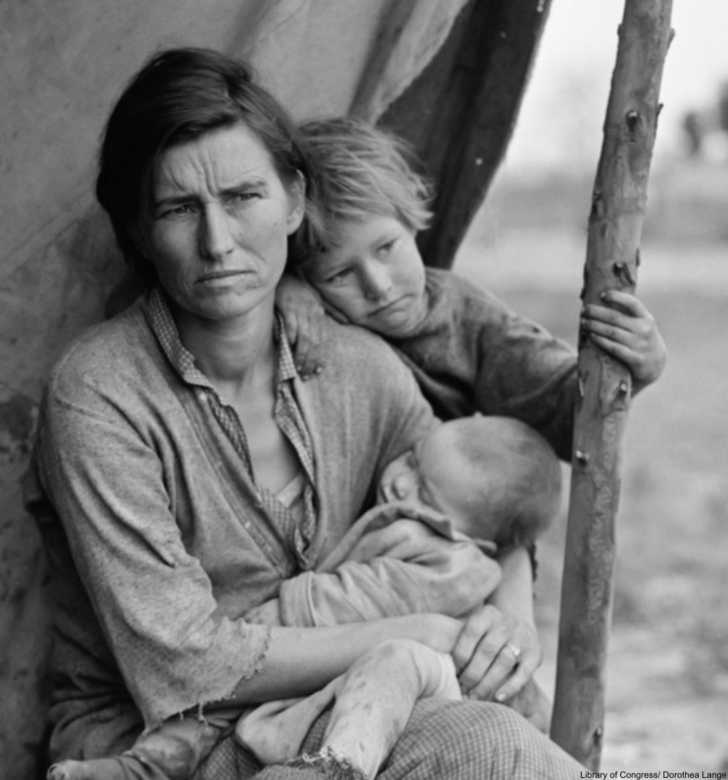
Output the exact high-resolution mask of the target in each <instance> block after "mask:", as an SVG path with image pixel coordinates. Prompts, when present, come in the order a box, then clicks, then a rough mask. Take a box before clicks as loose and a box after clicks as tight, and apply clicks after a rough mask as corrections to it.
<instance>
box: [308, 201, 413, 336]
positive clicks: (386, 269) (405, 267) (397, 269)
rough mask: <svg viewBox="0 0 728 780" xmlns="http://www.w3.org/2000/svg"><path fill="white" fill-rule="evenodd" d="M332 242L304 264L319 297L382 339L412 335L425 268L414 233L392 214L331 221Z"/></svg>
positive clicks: (351, 320)
mask: <svg viewBox="0 0 728 780" xmlns="http://www.w3.org/2000/svg"><path fill="white" fill-rule="evenodd" d="M334 232H335V236H336V244H335V246H332V247H331V248H330V249H327V250H325V251H322V252H318V253H316V254H315V255H314V256H313V257H311V258H310V259H309V260H307V261H306V263H305V265H304V266H303V270H304V273H305V274H306V277H307V278H308V280H309V281H310V282H311V284H313V286H314V287H316V289H317V290H318V291H319V293H320V294H321V295H322V296H323V298H324V300H326V302H327V303H329V304H330V305H331V306H333V307H334V308H336V309H338V310H339V311H340V312H341V313H342V314H343V315H344V316H345V317H346V318H347V319H348V320H349V321H350V322H352V323H354V324H355V325H361V326H363V327H365V328H369V329H370V330H373V331H376V332H377V333H380V334H382V335H383V336H385V337H395V338H397V337H399V338H401V337H404V336H407V335H409V334H410V333H412V332H413V331H414V330H415V329H416V328H417V326H418V325H419V324H420V323H421V322H422V320H423V318H424V316H425V313H426V298H425V268H424V265H423V263H422V258H421V257H420V253H419V251H418V249H417V245H416V244H415V236H414V233H412V231H411V230H408V229H407V228H406V227H405V226H404V225H403V224H402V223H401V222H399V220H397V219H395V218H394V217H384V216H377V215H370V216H367V217H365V218H364V219H362V220H351V221H348V220H347V221H342V222H339V223H338V224H337V225H336V229H335V231H334Z"/></svg>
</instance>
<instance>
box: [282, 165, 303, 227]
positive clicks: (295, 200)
mask: <svg viewBox="0 0 728 780" xmlns="http://www.w3.org/2000/svg"><path fill="white" fill-rule="evenodd" d="M305 212H306V180H305V179H304V177H303V174H302V173H301V171H296V176H295V178H294V179H293V180H292V181H291V182H290V184H289V185H288V217H287V218H286V231H287V232H288V235H289V236H290V235H291V233H295V232H296V231H297V230H298V228H299V227H301V222H303V216H304V214H305Z"/></svg>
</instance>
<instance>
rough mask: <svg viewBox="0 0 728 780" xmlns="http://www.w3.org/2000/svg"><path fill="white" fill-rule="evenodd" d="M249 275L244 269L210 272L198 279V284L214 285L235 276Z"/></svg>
mask: <svg viewBox="0 0 728 780" xmlns="http://www.w3.org/2000/svg"><path fill="white" fill-rule="evenodd" d="M249 273H251V272H250V271H248V270H245V269H234V270H230V271H210V272H209V273H206V274H203V275H202V276H200V277H198V279H197V283H198V284H214V283H215V282H224V281H225V280H227V279H231V278H233V277H235V276H242V275H244V274H249Z"/></svg>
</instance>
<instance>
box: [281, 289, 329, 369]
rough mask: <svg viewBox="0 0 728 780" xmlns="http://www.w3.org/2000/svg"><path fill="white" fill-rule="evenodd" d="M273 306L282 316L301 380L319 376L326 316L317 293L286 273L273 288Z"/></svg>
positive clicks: (321, 367)
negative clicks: (274, 289) (274, 303)
mask: <svg viewBox="0 0 728 780" xmlns="http://www.w3.org/2000/svg"><path fill="white" fill-rule="evenodd" d="M276 305H277V307H278V309H279V310H280V312H281V313H282V314H283V323H284V325H285V328H286V335H287V336H288V340H289V341H290V342H291V345H292V346H293V353H294V360H295V362H296V369H297V371H298V373H299V375H300V377H301V379H303V380H306V379H309V378H310V377H311V376H313V375H314V374H320V373H321V371H322V369H323V367H324V360H323V352H324V350H323V348H322V342H323V340H324V317H325V316H326V314H325V312H324V307H323V305H322V303H321V298H320V297H319V294H318V293H317V292H316V290H314V289H313V287H311V286H310V285H309V284H306V282H304V281H302V280H301V279H297V278H296V277H295V276H290V275H288V274H286V275H284V276H283V277H282V278H281V280H280V282H279V283H278V287H277V288H276Z"/></svg>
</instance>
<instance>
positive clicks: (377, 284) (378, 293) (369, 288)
mask: <svg viewBox="0 0 728 780" xmlns="http://www.w3.org/2000/svg"><path fill="white" fill-rule="evenodd" d="M365 285H366V288H365V291H366V297H367V298H369V300H373V301H378V300H380V299H381V298H384V297H386V295H387V293H388V292H389V291H390V290H391V289H392V277H391V275H390V273H389V271H388V270H387V268H385V267H384V266H383V265H382V264H381V263H377V262H372V263H370V264H369V265H368V266H367V269H366V273H365Z"/></svg>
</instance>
